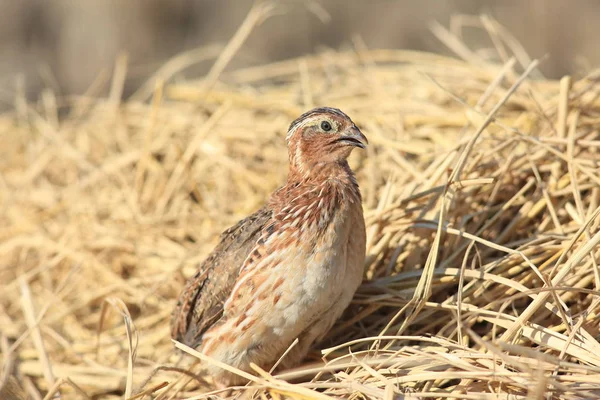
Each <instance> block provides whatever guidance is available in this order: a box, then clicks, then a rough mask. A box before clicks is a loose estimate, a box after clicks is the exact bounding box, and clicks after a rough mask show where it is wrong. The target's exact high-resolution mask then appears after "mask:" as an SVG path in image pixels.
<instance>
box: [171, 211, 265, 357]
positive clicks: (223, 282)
mask: <svg viewBox="0 0 600 400" xmlns="http://www.w3.org/2000/svg"><path fill="white" fill-rule="evenodd" d="M271 214H272V211H271V210H270V209H269V208H268V207H263V208H261V209H260V210H258V211H256V212H255V213H254V214H252V215H250V216H249V217H247V218H244V219H243V220H241V221H239V222H238V223H237V224H235V225H234V226H232V227H231V228H229V229H227V230H226V231H225V232H223V233H222V234H221V240H220V242H219V244H218V245H217V247H216V248H215V249H214V250H213V251H212V253H210V255H209V256H208V257H207V258H206V259H205V260H204V262H203V263H202V264H201V265H200V267H199V268H198V271H197V272H196V274H195V275H194V276H193V277H192V278H190V279H189V280H188V281H187V283H186V285H185V288H184V289H183V291H182V292H181V294H180V295H179V299H178V301H177V306H176V307H175V310H174V312H173V315H172V319H171V336H172V337H173V339H176V340H179V341H180V342H182V343H184V344H186V345H188V346H191V347H197V346H199V345H200V343H201V342H202V335H203V334H204V332H206V330H208V329H209V328H210V327H211V326H212V325H213V324H214V323H215V322H217V321H218V320H219V319H220V318H221V316H222V314H223V304H224V303H225V301H226V300H227V298H228V296H229V294H230V293H231V289H232V288H233V286H234V284H235V281H236V279H237V277H238V275H239V270H240V268H241V266H242V264H243V263H244V260H246V258H247V257H248V254H249V253H250V251H251V250H252V248H253V247H254V245H255V244H256V241H257V240H258V237H259V235H260V233H261V231H262V229H263V227H264V226H265V224H266V223H267V222H268V221H269V220H270V218H271Z"/></svg>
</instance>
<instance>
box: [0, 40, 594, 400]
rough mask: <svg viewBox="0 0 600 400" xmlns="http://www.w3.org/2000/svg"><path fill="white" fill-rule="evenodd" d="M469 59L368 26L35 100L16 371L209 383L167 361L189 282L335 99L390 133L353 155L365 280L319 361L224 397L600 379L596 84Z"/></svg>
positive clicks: (4, 151) (555, 386)
mask: <svg viewBox="0 0 600 400" xmlns="http://www.w3.org/2000/svg"><path fill="white" fill-rule="evenodd" d="M436 29H437V28H436ZM448 37H451V36H448ZM448 44H449V46H460V43H459V42H452V40H450V41H449V43H448ZM237 45H239V43H237ZM235 46H236V44H234V45H233V48H235ZM229 49H230V53H231V49H232V46H230V47H229ZM458 50H460V51H467V50H465V49H458ZM465 57H466V58H469V60H468V61H458V60H455V59H450V58H444V57H441V56H436V55H432V54H423V53H416V52H407V51H366V50H361V48H360V43H357V50H356V51H351V52H339V53H337V52H323V53H322V54H319V55H317V56H313V57H306V58H302V59H299V60H292V61H287V62H283V63H278V64H273V65H266V66H263V67H261V68H256V69H250V70H242V71H237V72H234V73H229V74H228V75H226V76H223V79H222V81H225V82H228V84H224V83H218V82H217V80H216V78H217V77H218V76H220V71H217V72H213V75H214V76H213V79H212V80H211V82H209V83H210V85H209V86H206V82H205V83H200V84H194V83H185V84H169V85H166V86H164V87H162V86H160V85H159V86H158V87H157V88H156V90H154V91H153V98H152V99H151V100H150V101H149V102H140V101H129V102H126V103H123V104H120V102H119V101H118V100H117V99H118V98H119V90H120V89H119V88H120V87H122V86H121V83H122V79H123V76H124V75H125V68H124V60H121V62H120V63H119V64H118V65H117V69H116V71H115V79H114V81H113V89H112V92H111V96H110V97H109V98H108V99H106V100H102V99H92V98H77V99H57V98H55V97H54V96H53V94H52V93H51V92H46V93H44V94H43V95H42V96H41V99H40V101H39V103H37V104H25V102H24V101H23V100H22V99H21V98H18V99H17V102H16V107H15V111H14V112H13V113H10V114H7V115H4V116H2V117H0V143H2V146H0V209H1V210H2V212H1V213H0V280H1V281H2V285H3V287H2V289H1V290H0V326H1V330H0V335H1V336H0V348H1V349H2V356H3V357H2V361H3V365H2V367H3V369H2V376H0V379H2V383H7V382H8V383H7V386H6V387H11V388H12V389H11V390H13V391H16V392H19V391H22V393H23V394H24V393H27V394H28V395H29V396H31V397H32V398H42V397H43V394H45V393H48V396H47V398H49V397H51V396H52V394H53V393H58V392H59V391H60V393H62V395H63V396H64V397H65V398H85V397H95V398H112V397H114V398H117V397H120V398H129V397H130V396H135V395H136V394H140V393H142V395H140V396H138V397H137V398H142V397H144V396H145V398H149V395H150V394H151V393H153V396H155V398H159V399H171V398H187V397H192V398H202V397H203V396H205V395H203V394H202V393H205V392H206V390H207V388H206V385H204V384H203V383H202V382H199V381H198V380H196V379H195V378H194V375H193V374H196V373H200V372H199V371H201V369H198V368H197V367H193V368H190V371H191V372H192V373H193V374H191V373H189V372H188V373H184V371H182V370H179V369H177V368H171V367H173V366H175V365H176V363H177V361H178V356H177V354H176V353H177V352H176V351H175V350H174V344H173V343H172V342H171V341H170V340H169V329H168V325H169V314H170V312H171V309H172V307H173V303H174V299H175V297H176V295H177V294H178V292H179V290H180V289H181V287H182V284H183V282H184V277H186V276H189V275H191V274H192V273H193V272H194V270H195V267H196V266H197V264H198V263H199V262H200V261H201V260H202V258H203V257H204V256H205V255H206V254H207V252H208V251H209V250H210V249H211V247H212V246H214V244H215V243H216V240H217V238H218V233H219V232H220V231H222V230H223V229H224V228H226V227H228V226H229V225H230V224H232V223H233V222H235V221H236V220H238V219H239V218H241V217H243V216H245V215H247V214H248V213H250V212H252V211H253V210H255V209H256V208H257V207H259V205H261V203H262V202H264V201H265V199H266V198H267V196H268V195H269V193H270V192H271V191H272V190H273V189H275V188H276V187H277V186H278V185H279V184H281V183H282V182H283V181H284V179H285V175H286V161H287V155H286V150H285V144H284V136H285V132H284V131H285V129H286V127H287V124H288V123H289V121H290V120H291V119H292V118H294V117H296V116H297V115H298V114H299V113H300V112H301V111H303V110H305V109H307V108H309V107H312V106H313V105H331V106H336V107H339V108H341V109H343V110H344V111H346V112H347V113H348V114H349V115H350V116H351V117H352V118H353V119H354V120H355V121H356V122H357V123H358V124H359V125H360V126H361V127H362V129H363V131H364V132H365V133H366V134H367V136H368V137H369V141H370V143H371V146H370V148H369V150H368V152H367V153H366V154H359V155H356V156H353V158H352V159H351V163H352V165H353V167H354V168H355V170H356V171H357V173H358V177H359V181H360V184H361V187H362V190H363V193H364V199H365V202H364V207H365V210H366V218H367V223H368V248H367V254H368V257H367V260H366V262H365V271H366V272H365V277H366V278H365V281H364V284H363V285H362V287H361V288H360V289H359V291H358V293H357V295H356V297H355V299H354V302H353V304H352V305H351V307H350V309H349V310H348V312H347V313H346V315H345V317H344V318H343V320H342V321H340V322H339V323H338V325H337V326H336V327H335V328H334V330H333V331H332V332H331V334H330V335H329V339H328V341H327V342H326V343H322V344H321V345H319V346H318V347H317V348H315V349H314V352H313V353H312V355H311V359H310V360H307V363H306V365H304V366H302V367H300V368H297V369H296V370H294V371H289V372H285V373H283V374H281V375H279V376H271V375H270V374H269V373H267V372H265V371H258V370H257V375H258V376H259V377H258V378H253V380H254V382H253V383H252V384H251V385H250V386H249V387H245V388H239V389H236V390H235V391H233V392H232V393H229V394H228V395H229V396H235V395H237V394H238V393H240V392H247V393H254V395H256V396H257V398H269V397H268V396H270V398H273V399H279V398H283V397H291V398H298V399H300V398H331V397H341V398H355V399H360V398H369V399H372V398H373V399H375V398H382V399H392V398H396V396H400V397H399V398H402V397H401V396H404V398H413V399H414V398H462V399H496V398H501V399H518V398H540V399H542V398H562V399H583V398H586V399H590V398H600V344H599V343H598V338H599V326H600V316H599V313H600V292H599V289H600V276H599V272H598V267H597V259H598V256H599V254H600V247H599V246H598V245H597V244H598V242H599V241H600V233H598V232H599V230H598V225H599V224H600V218H598V214H599V208H598V207H599V206H600V168H599V165H598V156H599V149H600V134H599V132H598V128H597V127H598V123H599V122H600V100H599V99H598V95H600V87H599V83H598V82H597V80H596V79H595V77H594V76H589V77H586V78H584V79H580V80H577V81H574V82H570V81H569V79H568V78H565V79H563V81H561V82H552V81H546V80H544V79H542V78H535V79H534V78H532V77H531V75H530V72H532V71H533V70H534V67H535V63H534V64H532V65H531V68H529V69H527V70H526V71H525V73H523V74H521V73H520V72H518V71H519V70H525V69H522V68H519V67H516V66H515V64H516V63H515V62H514V61H513V60H512V59H508V60H507V61H506V63H505V64H504V65H501V64H493V63H490V62H487V60H486V59H484V58H482V57H481V55H480V54H477V53H465ZM520 61H522V58H521V59H520ZM184 64H185V63H184ZM217 64H219V63H217ZM219 65H220V66H219V69H220V68H222V66H223V65H226V60H225V61H223V60H221V62H220V64H219ZM525 67H527V65H525ZM207 87H208V88H210V89H211V90H210V91H208V90H206V88H207ZM142 97H143V96H142ZM490 122H491V123H490ZM198 357H201V356H198ZM321 358H322V360H321ZM188 360H189V358H188ZM202 362H212V361H211V360H204V361H202ZM182 365H184V364H181V365H180V366H182ZM159 367H160V368H159ZM184 369H186V370H187V369H188V367H184ZM284 379H285V380H288V381H290V382H294V383H293V384H290V383H286V381H284ZM5 390H7V389H6V388H5ZM4 393H7V392H6V391H5V392H4ZM40 393H42V394H40ZM267 393H270V394H269V395H267ZM223 395H226V394H223ZM5 396H6V394H5ZM193 396H197V397H193Z"/></svg>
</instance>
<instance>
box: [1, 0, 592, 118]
mask: <svg viewBox="0 0 600 400" xmlns="http://www.w3.org/2000/svg"><path fill="white" fill-rule="evenodd" d="M284 3H285V12H284V13H279V14H278V15H275V16H273V17H271V18H269V19H268V20H266V21H265V22H264V23H263V24H261V25H260V26H258V27H257V28H256V29H254V30H253V31H252V33H251V35H250V36H249V37H248V40H247V41H246V43H245V44H244V45H243V46H242V48H241V50H240V51H239V52H238V53H237V54H236V56H235V58H234V60H233V61H232V63H230V64H229V66H228V68H229V69H231V68H236V67H240V66H251V65H260V64H262V63H265V62H269V61H276V60H282V59H286V58H290V57H295V56H299V55H302V54H306V53H311V52H315V51H319V50H320V49H322V48H327V47H328V48H334V49H340V48H344V47H350V46H351V45H352V38H357V37H359V38H361V39H362V41H363V42H364V44H365V45H366V46H367V47H368V48H405V49H416V50H427V51H434V52H439V53H444V54H448V53H452V52H451V51H450V50H449V49H448V47H446V46H445V45H444V44H442V43H441V42H440V40H438V39H437V38H436V36H435V35H434V34H433V33H432V31H431V28H430V27H431V23H432V22H433V21H437V22H439V23H440V24H441V25H442V26H444V27H448V28H450V29H451V28H452V24H453V23H456V22H457V21H458V20H457V17H456V16H457V15H460V14H466V15H472V16H477V15H479V14H486V15H489V16H490V17H492V18H494V19H495V20H496V21H498V22H499V23H500V24H502V25H504V26H505V27H506V28H508V31H509V32H511V34H512V35H514V36H515V38H516V39H517V40H518V41H519V42H520V43H521V44H522V45H523V47H524V49H525V50H526V51H527V53H528V54H529V55H530V56H532V57H541V56H544V55H548V58H547V59H546V60H545V61H544V63H543V65H542V68H541V70H542V72H543V73H544V74H545V75H546V76H547V77H550V78H558V77H560V76H561V75H563V74H575V75H578V74H579V75H580V74H583V73H585V72H587V71H589V70H590V69H591V68H592V67H593V66H597V65H598V64H599V62H600V52H598V51H597V50H598V48H597V44H596V41H597V38H598V35H599V34H600V24H599V23H598V22H599V21H600V2H599V1H592V0H588V1H577V2H575V1H567V0H529V1H523V0H503V1H478V0H452V1H439V0H419V1H392V0H370V1H359V0H322V1H318V2H317V1H300V0H299V1H289V0H288V1H285V2H284ZM252 4H253V1H252V0H52V1H51V0H0V108H3V109H6V108H7V107H8V108H10V107H12V103H13V98H14V93H15V88H16V85H17V82H22V84H21V87H22V88H23V89H24V90H25V92H26V94H27V96H28V97H29V98H35V97H36V96H37V94H38V93H39V92H40V90H41V89H42V88H44V87H48V86H50V87H52V88H53V89H54V90H55V91H58V93H59V94H80V93H84V92H85V91H86V89H87V88H88V87H90V85H91V84H92V83H93V82H94V80H95V79H97V78H98V76H99V75H100V74H101V72H102V71H104V73H105V74H106V73H108V74H109V75H108V76H110V73H112V69H113V67H114V63H115V59H116V58H117V56H118V55H119V54H121V53H123V52H126V53H127V55H128V61H129V64H128V65H129V68H128V71H127V82H126V86H125V89H126V90H125V95H127V94H128V93H131V92H132V91H133V90H135V89H136V88H138V87H139V86H140V85H141V84H142V83H143V82H144V80H145V79H146V78H148V76H150V75H151V74H152V73H153V72H155V71H156V70H157V69H158V68H159V67H160V66H161V65H162V64H163V63H164V62H165V61H166V60H168V59H169V58H171V57H173V56H175V55H177V54H179V53H181V52H183V51H186V50H189V49H194V48H198V47H203V46H209V45H221V46H224V45H225V44H226V43H227V41H228V40H229V39H230V38H231V37H232V36H233V34H234V33H235V31H236V29H237V28H238V27H239V26H240V24H241V23H242V21H243V20H244V18H245V16H246V15H247V13H248V11H249V10H250V8H251V7H252ZM375 11H376V12H375ZM453 16H454V19H453ZM459 20H460V18H459ZM453 21H454V22H453ZM463 22H464V20H463ZM472 31H473V32H472V33H471V35H470V36H469V29H466V30H464V31H463V33H465V35H466V36H465V38H468V40H470V41H471V42H470V43H469V44H470V45H471V46H472V45H474V44H475V45H477V43H476V42H477V41H478V40H480V41H481V42H482V43H480V44H481V46H483V47H491V43H490V39H489V36H487V35H483V32H482V30H480V29H472ZM473 42H475V43H473ZM215 48H216V49H217V50H214V49H215ZM213 52H217V53H218V46H215V47H213ZM213 61H214V56H213V58H211V59H209V60H207V61H206V62H203V63H199V64H198V65H195V66H194V67H192V68H189V69H186V70H185V74H186V76H188V77H191V78H193V77H199V76H202V75H203V74H205V73H206V72H207V71H208V69H209V68H210V66H211V65H212V62H213Z"/></svg>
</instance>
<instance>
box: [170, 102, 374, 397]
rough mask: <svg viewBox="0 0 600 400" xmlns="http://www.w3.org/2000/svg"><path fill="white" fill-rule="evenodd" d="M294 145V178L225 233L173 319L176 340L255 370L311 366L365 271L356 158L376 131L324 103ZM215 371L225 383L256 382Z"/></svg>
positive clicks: (293, 128) (308, 116)
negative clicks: (308, 361)
mask: <svg viewBox="0 0 600 400" xmlns="http://www.w3.org/2000/svg"><path fill="white" fill-rule="evenodd" d="M286 143H287V148H288V160H289V167H288V176H287V181H286V183H285V184H284V185H283V186H281V187H280V188H279V189H277V190H275V191H274V192H273V193H272V194H271V196H270V197H269V199H268V201H267V202H266V204H265V205H264V206H263V207H261V208H260V209H259V210H258V211H256V212H254V213H253V214H251V215H250V216H248V217H247V218H245V219H242V220H241V221H239V222H238V223H237V224H235V225H234V226H232V227H231V228H229V229H227V230H225V231H224V232H223V233H222V234H221V237H220V241H219V243H218V244H217V246H216V247H215V248H214V250H213V251H212V252H211V253H210V254H209V255H208V257H207V258H206V259H205V260H204V261H203V262H202V263H201V264H200V265H199V268H198V269H197V272H196V273H195V275H193V276H192V277H191V278H190V279H189V280H188V281H187V282H186V284H185V286H184V288H183V290H182V291H181V294H180V295H179V299H178V301H177V304H176V306H175V308H174V311H173V314H172V318H171V336H172V338H173V339H175V340H177V341H180V342H182V343H184V344H186V345H188V346H190V347H192V348H195V349H198V350H199V351H200V352H201V353H203V354H205V355H206V356H208V357H212V358H213V359H215V360H218V361H220V362H222V363H225V364H228V365H230V366H232V367H234V368H237V369H239V370H242V371H245V372H248V373H252V372H253V369H252V368H251V364H252V363H254V364H256V365H258V366H259V367H261V368H263V369H264V370H269V369H271V368H273V367H274V366H276V367H277V370H279V369H287V368H291V367H294V366H297V365H298V364H299V363H301V362H302V360H303V359H304V358H305V357H306V355H307V354H308V352H309V350H310V348H311V346H312V345H313V344H314V343H317V342H319V341H321V340H322V339H323V338H324V336H325V335H326V333H327V332H328V331H329V330H330V329H331V327H332V326H333V324H334V323H335V321H336V320H337V319H338V318H339V317H340V316H341V314H342V312H343V311H344V310H345V309H346V308H347V306H348V305H349V304H350V302H351V300H352V298H353V296H354V293H355V292H356V290H357V289H358V287H359V286H360V284H361V282H362V278H363V273H364V262H365V252H366V232H365V220H364V216H363V209H362V200H361V193H360V188H359V185H358V182H357V179H356V177H355V174H354V172H353V171H352V169H351V168H350V166H349V164H348V161H347V158H348V156H349V155H350V154H351V152H352V151H353V149H355V148H360V149H366V147H367V144H368V140H367V138H366V136H365V135H364V134H363V133H362V132H361V130H360V129H359V128H358V127H357V126H356V124H355V123H354V122H353V121H352V120H351V119H350V117H348V115H346V114H345V113H344V112H342V111H341V110H339V109H337V108H332V107H319V108H315V109H312V110H310V111H308V112H305V113H304V114H302V115H300V117H298V118H297V119H296V120H294V121H293V122H292V123H291V124H290V126H289V129H288V131H287V136H286ZM296 340H297V342H296ZM209 364H210V363H209ZM206 368H207V370H208V373H209V374H210V375H212V377H213V379H214V381H215V383H216V384H217V386H219V387H228V386H231V385H239V384H243V383H247V380H246V379H244V378H242V377H240V376H239V375H237V374H235V373H232V372H228V371H226V370H224V369H222V368H219V367H218V366H216V365H207V366H206Z"/></svg>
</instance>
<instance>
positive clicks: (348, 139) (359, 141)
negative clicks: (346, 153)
mask: <svg viewBox="0 0 600 400" xmlns="http://www.w3.org/2000/svg"><path fill="white" fill-rule="evenodd" d="M338 142H341V143H345V144H347V145H350V146H356V147H360V148H361V149H366V148H367V144H369V141H368V140H367V137H366V136H365V135H363V133H362V132H361V131H360V129H358V127H357V126H356V125H352V127H351V128H350V129H348V130H347V131H346V133H345V134H344V135H342V136H340V138H339V139H338Z"/></svg>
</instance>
